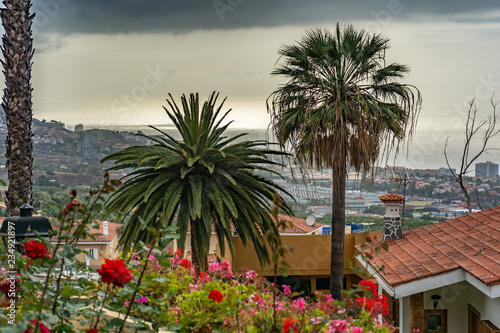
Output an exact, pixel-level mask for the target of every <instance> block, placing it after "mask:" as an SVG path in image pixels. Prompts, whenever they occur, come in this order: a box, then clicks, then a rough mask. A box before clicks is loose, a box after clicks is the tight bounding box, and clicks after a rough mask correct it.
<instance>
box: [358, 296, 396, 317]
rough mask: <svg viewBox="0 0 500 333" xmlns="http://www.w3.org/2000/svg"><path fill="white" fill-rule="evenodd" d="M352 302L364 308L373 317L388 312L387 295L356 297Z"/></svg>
mask: <svg viewBox="0 0 500 333" xmlns="http://www.w3.org/2000/svg"><path fill="white" fill-rule="evenodd" d="M354 304H355V305H357V306H359V307H360V308H365V309H366V311H368V312H370V315H371V316H374V317H376V316H378V315H383V314H385V315H388V314H389V304H387V297H385V296H384V295H378V296H375V297H373V298H366V297H358V298H356V299H355V300H354Z"/></svg>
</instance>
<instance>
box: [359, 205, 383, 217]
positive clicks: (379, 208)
mask: <svg viewBox="0 0 500 333" xmlns="http://www.w3.org/2000/svg"><path fill="white" fill-rule="evenodd" d="M363 213H364V214H378V215H384V214H385V206H384V205H371V206H370V207H368V208H367V209H365V210H364V211H363Z"/></svg>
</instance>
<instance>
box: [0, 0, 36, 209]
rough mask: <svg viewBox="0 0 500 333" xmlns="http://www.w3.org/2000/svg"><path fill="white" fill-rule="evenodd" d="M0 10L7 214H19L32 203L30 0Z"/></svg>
mask: <svg viewBox="0 0 500 333" xmlns="http://www.w3.org/2000/svg"><path fill="white" fill-rule="evenodd" d="M3 3H4V5H5V8H2V9H1V10H0V16H1V17H2V25H3V27H4V29H5V34H4V36H3V46H2V53H3V56H4V61H3V62H2V65H3V68H4V73H5V90H4V96H3V99H2V107H3V109H4V111H5V116H6V122H7V129H8V133H7V140H6V145H7V148H6V153H5V156H6V157H7V171H8V178H9V188H8V190H7V192H6V193H5V194H6V197H7V203H6V204H7V209H8V211H9V215H10V216H12V215H19V207H20V206H21V205H22V204H24V203H31V194H32V188H33V183H32V176H33V155H32V153H33V142H32V141H31V138H32V136H33V134H32V132H31V123H32V113H33V112H32V102H31V92H32V88H31V82H30V81H31V64H32V61H31V59H32V57H33V52H34V51H33V39H32V38H31V25H32V22H33V18H34V15H31V16H30V13H29V11H30V7H31V1H30V0H5V1H3Z"/></svg>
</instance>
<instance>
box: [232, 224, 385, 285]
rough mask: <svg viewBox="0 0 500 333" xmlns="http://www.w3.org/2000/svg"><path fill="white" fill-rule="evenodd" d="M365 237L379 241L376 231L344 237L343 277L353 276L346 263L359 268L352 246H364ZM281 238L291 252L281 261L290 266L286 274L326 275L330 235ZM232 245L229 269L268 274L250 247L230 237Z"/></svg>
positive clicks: (328, 263) (328, 272) (287, 236)
mask: <svg viewBox="0 0 500 333" xmlns="http://www.w3.org/2000/svg"><path fill="white" fill-rule="evenodd" d="M368 235H369V236H370V237H371V238H372V239H375V238H378V239H380V238H381V232H380V231H370V232H363V233H359V234H348V235H345V246H344V274H353V273H354V272H353V271H352V270H351V269H350V265H351V264H350V263H352V264H354V266H355V267H358V268H361V265H360V264H359V263H358V262H357V261H356V259H355V258H354V255H355V249H354V245H358V244H363V243H366V242H367V236H368ZM281 238H282V242H283V244H284V245H288V246H290V247H292V249H293V253H289V254H288V255H287V257H286V259H285V260H286V262H287V263H288V265H290V269H289V270H288V275H316V276H329V275H330V253H331V235H297V236H295V235H293V236H292V235H286V236H284V235H282V236H281ZM234 242H235V248H236V255H235V257H234V258H233V260H232V266H233V270H235V271H244V270H254V271H255V272H257V273H258V274H259V275H272V273H267V271H268V270H269V268H270V267H265V268H264V269H262V267H261V266H260V263H259V260H258V259H257V256H256V254H255V251H254V249H253V247H252V246H251V245H248V244H247V246H246V247H245V246H243V244H242V242H241V239H240V238H238V237H235V238H234ZM349 262H350V263H349Z"/></svg>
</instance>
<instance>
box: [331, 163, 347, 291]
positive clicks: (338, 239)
mask: <svg viewBox="0 0 500 333" xmlns="http://www.w3.org/2000/svg"><path fill="white" fill-rule="evenodd" d="M345 181H346V172H345V167H342V166H341V167H339V168H338V169H337V170H333V201H332V228H331V233H332V248H331V264H330V294H331V295H332V297H333V298H334V299H336V300H339V301H341V300H342V290H343V285H344V233H345Z"/></svg>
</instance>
